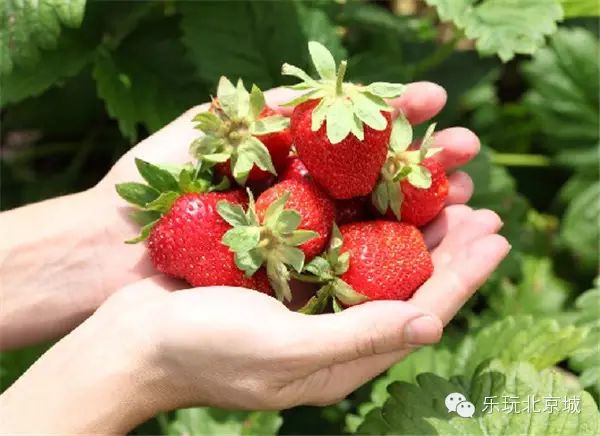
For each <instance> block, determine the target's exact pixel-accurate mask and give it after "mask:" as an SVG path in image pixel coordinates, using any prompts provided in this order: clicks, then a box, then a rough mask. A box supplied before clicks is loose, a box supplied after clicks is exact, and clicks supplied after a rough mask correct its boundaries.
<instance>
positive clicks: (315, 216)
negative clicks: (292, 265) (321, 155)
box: [256, 180, 335, 260]
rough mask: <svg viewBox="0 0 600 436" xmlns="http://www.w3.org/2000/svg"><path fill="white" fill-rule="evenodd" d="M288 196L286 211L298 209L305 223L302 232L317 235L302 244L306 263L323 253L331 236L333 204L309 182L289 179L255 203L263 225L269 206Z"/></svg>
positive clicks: (302, 225) (263, 194) (264, 193)
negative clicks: (308, 231) (309, 231)
mask: <svg viewBox="0 0 600 436" xmlns="http://www.w3.org/2000/svg"><path fill="white" fill-rule="evenodd" d="M287 193H289V198H288V200H287V203H286V208H288V209H292V210H295V211H296V212H298V213H299V214H300V216H301V217H302V220H301V221H300V224H299V225H298V227H299V228H301V229H306V230H312V231H314V232H317V233H318V236H317V237H315V238H314V239H311V240H310V241H308V242H305V243H304V244H302V245H300V249H301V250H302V251H303V252H304V255H305V260H311V259H312V258H313V257H315V256H316V255H318V254H320V253H321V252H322V251H323V249H324V248H325V246H326V245H327V242H328V241H329V236H330V233H331V226H332V225H333V220H334V218H335V206H334V204H333V201H332V200H331V199H330V198H329V197H327V195H326V194H325V193H324V192H323V191H322V190H321V189H320V188H319V187H318V186H316V185H315V184H314V183H313V182H311V181H308V180H286V181H283V182H280V183H277V184H276V185H274V186H272V187H271V188H269V189H267V190H266V191H265V192H263V193H262V194H261V195H260V196H259V197H258V199H257V200H256V213H257V215H258V219H259V221H260V222H262V221H263V220H264V219H265V215H266V213H267V210H268V208H269V206H270V205H271V204H273V203H275V202H276V201H277V200H279V199H280V198H282V197H283V196H284V195H286V194H287Z"/></svg>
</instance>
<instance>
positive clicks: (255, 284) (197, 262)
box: [116, 159, 273, 294]
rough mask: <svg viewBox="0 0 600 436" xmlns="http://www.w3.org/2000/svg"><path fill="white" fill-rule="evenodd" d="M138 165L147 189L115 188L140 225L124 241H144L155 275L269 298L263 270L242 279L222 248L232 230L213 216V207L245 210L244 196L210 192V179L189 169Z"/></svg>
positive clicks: (236, 192)
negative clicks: (132, 208)
mask: <svg viewBox="0 0 600 436" xmlns="http://www.w3.org/2000/svg"><path fill="white" fill-rule="evenodd" d="M136 165H137V167H138V170H139V172H140V174H141V175H142V177H143V178H144V179H145V181H146V182H147V184H142V183H135V182H130V183H121V184H119V185H117V187H116V188H117V192H118V193H119V195H120V196H121V197H123V198H124V199H125V200H127V201H128V202H130V203H132V204H133V205H135V206H137V208H138V209H139V210H137V211H135V212H133V214H132V218H133V219H135V220H136V221H137V222H138V223H139V224H142V225H143V227H142V230H141V234H140V236H138V237H137V238H135V239H133V240H131V241H128V242H130V243H135V242H140V241H143V240H146V239H148V251H149V254H150V259H151V261H152V264H153V265H154V267H155V268H156V269H157V270H158V271H160V272H163V273H165V274H169V275H171V276H173V277H177V278H181V279H184V280H186V281H187V282H188V283H190V284H191V285H193V286H215V285H228V286H243V287H248V288H253V289H257V290H259V291H261V292H264V293H267V294H272V293H273V291H272V289H271V287H270V285H269V281H268V279H267V276H266V273H265V271H258V272H257V273H256V274H254V275H253V276H252V277H249V276H246V275H245V274H244V273H243V272H242V271H240V270H239V269H238V268H237V267H236V265H235V262H234V256H233V253H231V252H230V251H229V249H228V248H227V247H226V246H224V245H222V244H221V239H222V237H223V235H224V234H225V233H226V232H227V231H228V230H229V229H231V226H230V225H229V224H228V223H227V222H225V221H224V220H223V219H222V218H221V217H220V216H219V214H218V213H217V208H216V205H217V202H219V201H223V200H227V201H229V202H231V203H232V204H237V205H240V207H241V205H246V204H247V203H248V197H247V196H246V194H245V193H244V192H243V191H241V190H234V191H229V192H209V191H212V190H214V189H215V188H217V187H215V186H213V185H212V184H211V183H212V180H211V179H212V174H211V173H210V172H208V171H198V170H197V169H195V168H193V167H192V166H190V165H186V166H184V167H183V168H180V169H177V170H176V171H175V170H174V169H173V168H171V169H170V170H167V169H165V168H161V167H159V166H156V165H153V164H150V163H148V162H144V161H142V160H140V159H136ZM175 174H176V175H175Z"/></svg>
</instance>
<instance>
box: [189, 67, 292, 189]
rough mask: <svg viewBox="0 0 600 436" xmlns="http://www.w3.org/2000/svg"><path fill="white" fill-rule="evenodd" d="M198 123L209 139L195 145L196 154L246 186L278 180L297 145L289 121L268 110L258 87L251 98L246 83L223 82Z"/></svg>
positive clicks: (198, 140)
mask: <svg viewBox="0 0 600 436" xmlns="http://www.w3.org/2000/svg"><path fill="white" fill-rule="evenodd" d="M194 121H196V122H197V125H196V128H197V129H199V130H201V131H202V132H203V133H204V136H202V137H201V138H199V139H197V140H195V141H194V142H193V143H192V145H191V146H190V152H191V154H192V155H193V156H194V157H196V158H198V159H199V160H200V161H201V162H202V163H203V164H204V165H205V166H208V167H210V166H215V165H216V166H217V171H218V172H219V173H221V174H222V175H228V176H233V178H234V179H235V180H236V182H238V184H240V185H244V184H245V183H246V181H247V180H251V181H260V180H266V179H269V178H270V177H272V175H276V174H277V171H279V170H281V169H282V168H283V165H284V164H285V161H286V157H287V155H288V154H289V151H290V147H291V145H292V137H291V133H290V130H289V128H288V126H289V120H288V118H286V117H283V116H280V115H278V114H277V113H276V112H275V111H273V110H272V109H271V108H269V107H267V106H265V98H264V95H263V93H262V92H261V90H260V89H259V88H258V87H257V86H256V85H253V86H252V90H251V91H250V93H248V91H247V90H246V89H245V88H244V84H243V82H242V81H241V80H240V81H238V83H237V86H234V85H233V84H232V83H231V82H230V81H229V80H228V79H227V78H226V77H221V79H220V80H219V85H218V87H217V98H215V99H213V102H212V105H211V106H210V109H209V110H208V111H206V112H202V113H200V114H198V115H197V116H196V117H195V118H194Z"/></svg>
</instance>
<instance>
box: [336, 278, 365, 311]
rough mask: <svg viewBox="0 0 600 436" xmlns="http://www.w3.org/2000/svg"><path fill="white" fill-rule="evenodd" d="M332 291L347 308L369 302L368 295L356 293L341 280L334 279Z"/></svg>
mask: <svg viewBox="0 0 600 436" xmlns="http://www.w3.org/2000/svg"><path fill="white" fill-rule="evenodd" d="M331 289H332V293H333V295H334V297H335V298H336V299H337V300H339V301H341V302H342V303H343V304H345V305H346V306H353V305H355V304H359V303H362V302H363V301H367V300H368V298H367V296H366V295H363V294H360V293H358V292H356V291H355V290H354V289H352V286H350V285H349V284H348V283H346V282H345V281H343V280H341V279H337V278H336V279H334V280H333V282H332V283H331Z"/></svg>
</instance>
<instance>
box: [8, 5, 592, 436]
mask: <svg viewBox="0 0 600 436" xmlns="http://www.w3.org/2000/svg"><path fill="white" fill-rule="evenodd" d="M599 7H600V6H599V5H598V2H597V1H596V0H591V1H587V0H582V1H570V0H531V1H528V2H519V1H517V0H484V1H474V0H427V1H420V0H391V1H328V0H317V1H306V2H300V1H291V0H290V1H185V2H183V1H182V2H179V1H174V0H159V1H93V0H87V1H85V0H70V1H69V0H65V1H64V2H61V1H59V0H57V1H51V2H32V1H25V2H22V1H17V0H6V1H4V2H3V3H2V4H0V107H1V112H0V122H1V132H0V133H1V136H0V140H1V153H0V174H1V191H0V195H1V197H0V207H1V209H2V210H6V209H10V208H14V207H17V206H21V205H24V204H27V203H31V202H34V201H39V200H42V199H45V198H50V197H54V196H58V195H62V194H67V193H71V192H76V191H80V190H82V189H86V188H89V187H91V186H93V185H94V184H95V183H97V182H98V181H99V180H100V179H101V178H102V176H103V175H104V174H105V173H106V172H107V170H108V169H109V168H110V166H111V165H112V163H114V162H115V161H116V160H117V159H118V158H119V157H120V156H121V155H122V154H123V153H124V152H125V151H127V150H128V148H129V147H131V146H132V145H133V144H135V143H137V142H138V141H140V140H141V139H143V138H144V137H146V136H148V135H149V134H152V132H154V131H156V130H157V129H159V128H160V127H161V126H163V125H164V124H166V123H168V122H169V121H171V120H172V119H174V118H175V117H176V116H177V115H179V114H180V113H182V112H183V111H185V110H186V109H188V108H190V107H191V106H193V105H196V104H199V103H201V102H205V101H207V100H208V99H209V97H210V95H211V93H213V92H214V91H215V88H216V83H217V80H218V78H219V76H221V75H226V76H228V77H229V78H231V79H232V80H235V79H237V78H238V77H241V78H243V79H244V81H245V82H246V84H250V83H256V84H257V85H259V86H260V87H261V88H262V89H268V88H271V87H274V86H278V85H285V84H286V83H289V81H288V80H289V79H286V78H284V77H283V76H281V74H280V68H281V64H282V63H283V62H284V61H287V62H290V63H292V64H295V65H298V66H300V67H302V68H305V69H308V70H310V68H311V66H310V65H309V63H308V53H307V42H308V41H309V40H317V41H320V42H322V43H323V44H325V45H326V46H327V47H328V48H329V49H330V50H331V51H332V52H333V54H334V56H335V57H336V59H337V60H338V61H339V60H341V59H348V61H349V67H348V74H347V78H348V79H350V80H353V81H362V82H369V81H375V80H377V81H392V82H410V81H415V80H431V81H435V82H437V83H439V84H441V85H442V86H444V87H445V88H446V89H447V91H448V95H449V98H448V104H447V106H446V107H445V109H444V110H443V112H442V113H441V114H440V115H439V117H437V122H438V128H444V127H448V126H453V125H462V126H466V127H468V128H470V129H472V130H473V131H475V132H476V133H478V134H479V135H480V137H481V140H482V143H483V149H482V152H481V154H480V156H479V157H478V158H477V159H476V160H475V161H474V162H473V163H472V164H470V165H469V166H468V168H467V171H468V172H469V173H470V174H471V175H472V177H473V179H474V181H475V187H476V188H475V195H474V197H473V199H472V201H471V203H470V204H471V205H472V206H474V207H486V208H490V209H493V210H495V211H497V212H498V213H499V214H500V215H501V216H502V218H503V220H504V222H505V226H504V229H503V233H504V234H505V235H506V236H507V237H508V238H509V240H510V242H511V244H512V245H513V250H512V252H511V254H510V257H509V259H507V260H506V261H505V262H504V264H503V265H502V267H501V268H500V270H499V271H498V272H497V273H496V274H495V275H494V277H493V278H492V279H491V280H490V281H489V282H488V283H487V284H486V285H485V286H484V287H483V289H482V290H481V292H480V293H479V294H478V295H477V296H476V297H475V298H473V299H472V300H471V301H470V302H469V304H468V307H465V308H464V309H463V311H462V312H461V313H460V315H459V316H458V317H457V319H456V320H455V321H454V322H453V324H452V325H451V326H450V327H449V329H448V333H447V334H446V337H445V339H444V342H443V343H442V344H441V345H440V346H439V347H436V348H434V349H431V350H433V351H425V352H419V353H415V354H414V355H413V356H416V357H414V359H413V360H414V362H412V363H411V362H409V363H408V364H406V363H404V364H399V365H398V367H397V368H395V369H394V370H392V371H390V373H389V374H388V375H386V376H385V377H387V378H386V379H385V380H386V382H385V383H387V384H389V382H390V381H398V380H401V381H407V382H413V383H414V382H415V375H416V374H418V373H419V372H426V371H431V372H434V373H436V374H438V375H440V376H450V375H454V374H455V373H456V374H458V373H460V371H461V370H466V369H465V368H464V367H460V365H458V364H457V363H456V360H453V357H451V355H453V354H455V353H457V352H458V351H457V350H463V351H462V352H463V358H464V353H465V352H466V351H464V349H465V347H466V345H464V342H465V337H466V338H469V337H470V338H472V341H475V342H474V343H475V344H477V342H476V341H477V340H480V341H483V340H484V339H485V337H488V341H490V340H491V339H489V338H494V336H493V335H490V334H489V332H490V331H491V332H494V331H498V332H500V331H502V330H503V329H506V328H507V326H509V325H510V326H513V327H514V326H517V327H518V326H521V327H523V326H524V329H528V330H530V331H532V332H537V334H545V335H549V336H548V339H547V340H548V342H547V345H548V346H547V348H548V349H550V348H552V347H554V348H553V350H554V354H553V355H552V356H553V357H552V358H548V359H546V360H547V361H546V363H545V365H546V366H544V365H542V364H539V365H537V366H536V369H537V370H540V371H541V370H543V369H545V368H546V367H551V366H552V367H557V366H558V367H560V368H561V369H562V370H563V371H564V372H566V373H568V374H569V377H570V379H569V380H571V381H572V382H573V383H577V386H579V388H581V389H587V390H588V391H589V392H591V393H592V395H594V396H595V398H596V400H597V399H598V394H599V392H600V349H598V348H597V344H599V343H600V325H599V324H598V319H599V315H600V298H599V297H598V295H599V292H600V291H598V290H592V291H588V292H585V291H587V290H588V289H591V288H593V287H594V278H595V277H596V275H597V274H598V228H599V227H598V214H599V211H600V183H599V182H598V175H599V174H598V172H599V165H598V163H599V162H598V146H599V117H600V114H599V92H600V88H599V82H598V80H599V63H598V56H599V54H600V52H599V47H600V46H599V42H598V29H599V26H598V18H597V16H598V8H599ZM165 146H168V144H165ZM540 322H542V323H546V324H539V323H540ZM502 323H505V324H502ZM506 323H508V324H506ZM536 323H537V324H536ZM567 325H569V326H573V325H574V326H580V327H581V328H582V329H583V330H580V331H578V332H579V333H578V335H575V336H576V337H575V336H567V337H566V338H565V337H564V335H563V336H561V335H560V334H558V333H557V332H564V328H563V327H564V326H567ZM490 326H491V327H490ZM486 328H487V329H488V330H487V331H488V336H485V335H482V334H480V333H481V332H482V331H484V333H485V329H486ZM490 328H492V330H489V329H490ZM493 329H496V330H493ZM536 329H538V330H536ZM517 330H518V329H517ZM478 334H479V336H477V335H478ZM482 337H483V338H484V339H481V338H482ZM544 337H546V336H544ZM559 337H560V341H563V342H560V343H558V344H557V341H559ZM478 338H479V339H478ZM505 339H506V338H505ZM531 339H533V338H531ZM494 340H495V339H494ZM507 340H508V339H507ZM524 340H525V341H527V338H525V339H524ZM552 341H554V342H552ZM567 342H568V343H569V344H570V345H569V346H568V347H567V346H566V345H564V344H565V343H567ZM497 345H498V346H499V348H504V349H506V347H508V349H510V345H509V344H504V345H503V344H502V343H500V344H497ZM471 346H472V344H471ZM513 346H514V344H513ZM461 347H462V348H461ZM488 348H489V347H488ZM43 349H44V347H43V346H42V347H36V348H33V349H28V350H24V351H19V352H15V353H3V354H0V385H1V386H2V389H4V388H6V386H8V385H9V384H10V383H11V382H12V381H13V380H14V379H15V378H16V377H17V376H18V375H19V374H20V373H22V372H23V371H24V370H25V369H26V368H27V366H28V365H29V364H30V363H31V362H32V361H33V360H34V359H35V358H36V356H37V355H38V354H39V353H40V352H41V351H42V350H43ZM556 349H558V350H560V352H556ZM428 350H429V349H428ZM515 350H517V349H516V348H515ZM520 351H522V350H519V352H520ZM427 353H430V354H431V353H433V354H431V356H429V355H426V354H427ZM435 353H439V354H435ZM471 353H475V352H474V351H473V352H471ZM498 353H499V351H498ZM516 353H517V351H515V354H516ZM536 353H538V354H539V355H544V353H550V351H548V350H547V349H542V350H540V349H538V350H537V351H536ZM496 354H497V353H496ZM496 354H495V353H494V352H492V351H490V352H489V353H488V354H487V355H486V354H485V353H483V354H482V355H481V356H479V358H480V360H484V358H490V357H495V356H496ZM534 354H535V353H533V352H532V356H533V355H534ZM469 356H470V358H471V359H473V361H475V360H476V359H475V357H474V355H473V354H469ZM515 359H516V357H515ZM518 359H519V360H526V358H523V356H522V354H521V356H519V357H518ZM532 359H533V357H532ZM432 362H434V363H432ZM435 362H437V363H435ZM440 362H442V363H440ZM444 362H447V365H446V364H444ZM450 362H454V363H452V365H451V364H450ZM417 363H418V364H417ZM410 365H412V366H410ZM534 366H535V365H534ZM451 367H452V368H453V369H451ZM410 368H412V369H410ZM577 376H579V379H577ZM385 383H383V382H381V380H380V382H379V385H377V384H375V385H374V384H369V385H367V386H365V387H364V388H362V389H361V390H359V391H358V392H356V393H355V394H354V395H353V396H352V397H350V398H349V399H347V400H345V401H344V402H342V403H340V404H338V405H335V406H331V407H327V408H308V407H305V408H297V409H294V410H291V411H285V412H283V413H282V414H277V413H258V412H256V413H229V412H223V411H218V410H214V409H195V410H192V411H183V412H177V414H170V415H164V416H161V417H159V419H157V420H153V421H151V422H149V423H147V424H145V425H144V426H142V427H140V428H139V429H138V430H137V432H138V433H150V434H151V433H160V432H171V433H174V434H219V433H221V434H222V433H224V432H225V433H237V434H249V433H253V432H255V433H274V432H276V431H279V432H280V433H284V434H298V433H303V434H339V433H342V432H348V431H351V430H355V429H356V428H357V427H358V426H359V425H360V424H361V422H362V420H363V417H364V415H365V414H366V413H367V409H370V408H372V407H375V406H374V404H375V405H379V406H381V405H382V404H383V403H384V402H385V401H386V400H387V399H388V397H386V395H388V396H389V395H390V394H386V393H385V389H384V388H385V386H384V384H385ZM387 384H385V385H387ZM373 386H379V387H378V388H374V387H373ZM381 386H383V388H382V387H381ZM365 403H368V404H369V405H368V407H366V408H364V407H363V408H362V409H361V405H362V404H365ZM365 428H366V427H365ZM395 430H396V433H402V431H401V429H395ZM365 431H366V430H365ZM186 432H187V433H186Z"/></svg>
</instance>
